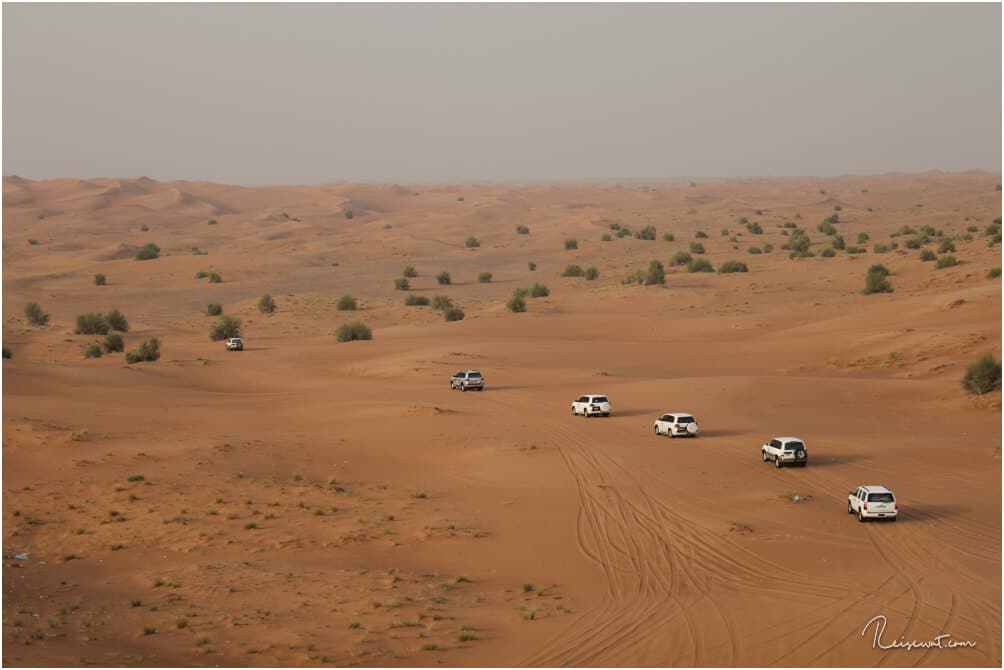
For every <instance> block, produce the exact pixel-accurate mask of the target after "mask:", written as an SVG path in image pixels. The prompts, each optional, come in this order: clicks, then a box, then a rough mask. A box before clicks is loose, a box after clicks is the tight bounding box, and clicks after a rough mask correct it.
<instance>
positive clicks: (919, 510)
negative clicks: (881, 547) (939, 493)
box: [896, 503, 970, 523]
mask: <svg viewBox="0 0 1004 670" xmlns="http://www.w3.org/2000/svg"><path fill="white" fill-rule="evenodd" d="M969 510H970V508H969V507H965V506H963V505H932V504H929V503H920V504H914V503H909V504H902V503H900V508H899V515H898V516H899V518H898V519H897V521H896V522H897V523H924V522H926V521H932V520H937V519H950V518H952V517H954V516H959V515H960V514H963V513H964V512H968V511H969Z"/></svg>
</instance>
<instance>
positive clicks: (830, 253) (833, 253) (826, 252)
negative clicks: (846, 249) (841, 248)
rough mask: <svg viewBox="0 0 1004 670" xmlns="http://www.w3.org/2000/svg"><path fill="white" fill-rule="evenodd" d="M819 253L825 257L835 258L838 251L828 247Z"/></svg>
mask: <svg viewBox="0 0 1004 670" xmlns="http://www.w3.org/2000/svg"><path fill="white" fill-rule="evenodd" d="M819 255H820V256H822V257H823V258H833V257H834V256H836V255H837V252H836V251H834V250H833V248H832V247H826V248H825V249H823V250H822V251H820V252H819Z"/></svg>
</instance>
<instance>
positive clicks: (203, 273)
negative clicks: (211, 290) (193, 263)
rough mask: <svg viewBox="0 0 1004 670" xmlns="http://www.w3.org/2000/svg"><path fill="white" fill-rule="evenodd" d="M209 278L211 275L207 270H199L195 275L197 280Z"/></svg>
mask: <svg viewBox="0 0 1004 670" xmlns="http://www.w3.org/2000/svg"><path fill="white" fill-rule="evenodd" d="M208 276H209V273H208V272H206V271H205V270H199V271H198V272H196V273H195V278H196V279H205V278H206V277H208Z"/></svg>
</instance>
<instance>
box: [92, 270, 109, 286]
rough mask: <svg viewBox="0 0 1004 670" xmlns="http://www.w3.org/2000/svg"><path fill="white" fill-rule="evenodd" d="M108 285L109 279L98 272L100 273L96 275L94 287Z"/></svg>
mask: <svg viewBox="0 0 1004 670" xmlns="http://www.w3.org/2000/svg"><path fill="white" fill-rule="evenodd" d="M107 283H108V278H107V277H105V276H104V275H103V274H101V273H100V272H98V273H96V274H95V275H94V285H95V286H104V285H105V284H107Z"/></svg>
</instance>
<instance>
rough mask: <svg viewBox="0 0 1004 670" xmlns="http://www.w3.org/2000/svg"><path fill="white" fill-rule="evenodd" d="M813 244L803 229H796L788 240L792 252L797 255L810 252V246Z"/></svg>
mask: <svg viewBox="0 0 1004 670" xmlns="http://www.w3.org/2000/svg"><path fill="white" fill-rule="evenodd" d="M810 244H812V243H811V241H810V240H809V235H808V233H806V232H805V231H804V230H802V229H801V228H796V229H795V230H794V232H792V234H791V237H790V238H789V239H788V245H789V247H790V248H791V250H792V251H794V252H796V253H805V252H807V251H808V250H809V245H810Z"/></svg>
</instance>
